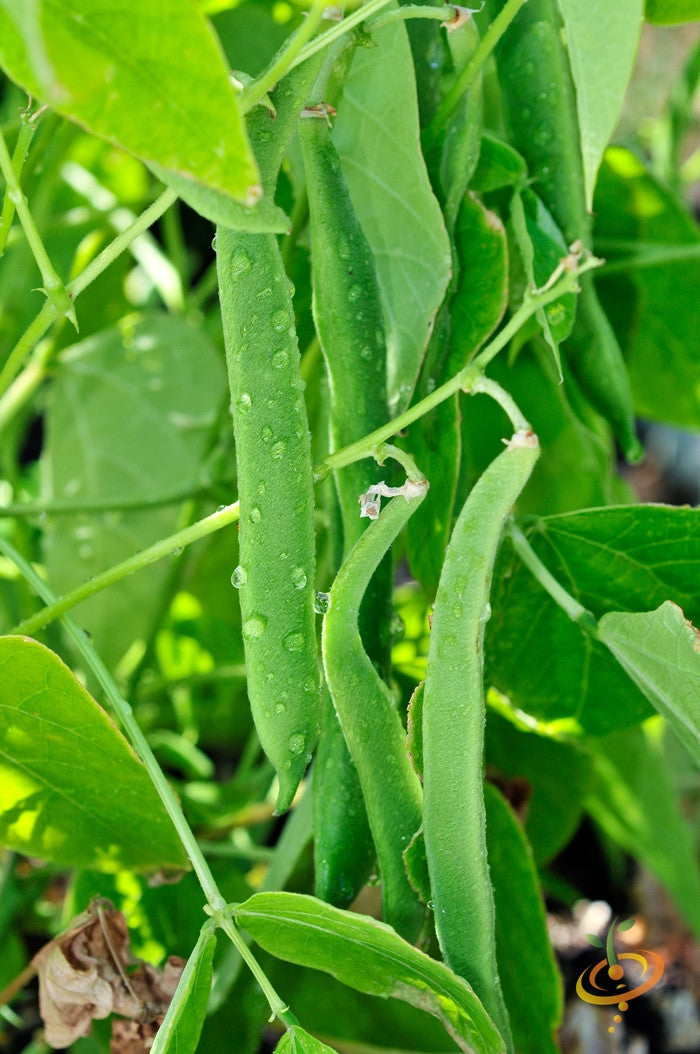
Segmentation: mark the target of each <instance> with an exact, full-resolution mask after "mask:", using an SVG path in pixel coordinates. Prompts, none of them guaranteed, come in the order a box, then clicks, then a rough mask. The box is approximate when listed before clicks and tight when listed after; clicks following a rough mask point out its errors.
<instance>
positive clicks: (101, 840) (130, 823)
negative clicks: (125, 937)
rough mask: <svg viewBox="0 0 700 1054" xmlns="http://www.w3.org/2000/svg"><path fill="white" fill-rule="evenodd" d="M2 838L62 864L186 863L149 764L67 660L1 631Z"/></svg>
mask: <svg viewBox="0 0 700 1054" xmlns="http://www.w3.org/2000/svg"><path fill="white" fill-rule="evenodd" d="M0 699H2V728H1V729H0V752H1V753H0V842H1V843H2V845H4V846H6V847H7V848H9V849H14V850H16V851H17V852H20V853H25V854H27V855H28V856H35V857H39V858H40V859H42V860H49V861H51V862H52V863H55V864H58V865H60V866H64V867H65V866H69V867H92V868H95V869H96V870H102V871H117V870H121V869H124V868H128V869H131V870H134V871H143V870H157V869H160V868H174V869H175V868H186V867H187V858H186V856H185V853H184V850H183V849H182V846H181V844H180V841H179V839H178V837H177V834H176V833H175V829H174V828H173V826H172V823H171V821H170V819H169V817H168V816H167V814H166V812H165V810H164V808H163V806H162V804H161V801H160V799H159V797H158V795H157V794H156V792H155V790H154V788H153V784H152V783H151V781H150V778H149V776H148V773H147V772H146V769H145V768H144V766H143V765H142V763H141V761H140V760H139V759H138V758H137V757H136V755H135V754H134V752H133V751H132V750H131V747H130V746H129V745H128V743H127V741H126V740H125V739H124V737H123V736H122V734H121V732H120V731H119V730H118V729H117V728H116V726H115V725H114V724H113V722H112V721H111V720H110V718H109V717H108V716H107V714H106V713H105V712H104V710H102V709H101V707H99V706H98V705H97V703H96V702H95V700H94V699H93V698H92V697H91V696H90V695H89V694H88V692H87V691H86V690H85V689H84V688H83V687H82V685H81V684H80V683H79V682H78V681H77V680H76V678H75V677H74V675H73V674H72V673H71V671H70V670H69V669H68V667H67V666H65V665H64V664H63V662H62V661H61V659H59V657H58V656H57V655H55V654H54V653H53V652H52V651H50V650H49V649H48V648H46V647H44V645H43V644H39V643H38V642H37V641H34V640H30V639H29V638H26V637H2V638H0Z"/></svg>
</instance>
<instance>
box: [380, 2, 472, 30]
mask: <svg viewBox="0 0 700 1054" xmlns="http://www.w3.org/2000/svg"><path fill="white" fill-rule="evenodd" d="M454 17H455V8H454V7H452V6H451V5H450V4H445V5H444V6H443V7H428V6H425V7H422V6H421V5H420V4H408V5H407V6H406V7H397V8H395V9H394V10H393V11H387V12H385V14H383V15H378V16H377V17H376V18H373V19H372V20H371V22H368V23H367V25H366V26H365V29H366V31H367V33H368V34H369V35H370V36H371V35H372V33H376V32H377V30H378V29H382V28H383V27H384V26H390V25H391V24H392V22H406V21H408V19H409V18H433V19H435V20H436V21H437V22H445V23H446V24H447V23H449V22H450V19H451V18H454Z"/></svg>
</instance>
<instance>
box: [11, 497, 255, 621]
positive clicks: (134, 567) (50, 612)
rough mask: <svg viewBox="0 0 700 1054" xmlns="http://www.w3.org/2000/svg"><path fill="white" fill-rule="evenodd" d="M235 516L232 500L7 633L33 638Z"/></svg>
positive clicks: (73, 590) (232, 521)
mask: <svg viewBox="0 0 700 1054" xmlns="http://www.w3.org/2000/svg"><path fill="white" fill-rule="evenodd" d="M238 516H239V508H238V502H237V501H236V502H234V503H233V504H232V505H226V506H224V508H223V509H219V510H218V511H217V512H214V513H212V514H211V516H205V517H204V519H202V520H198V521H197V523H192V524H190V526H189V527H185V528H184V529H183V530H181V531H176V532H175V534H171V535H169V537H167V538H161V539H159V540H158V541H157V542H156V543H155V545H151V546H149V547H148V548H147V549H143V550H142V551H141V552H140V553H135V554H134V555H133V556H130V557H129V558H128V559H127V560H122V561H121V563H118V564H115V565H114V566H113V567H108V568H107V570H106V571H103V572H102V573H101V574H99V575H95V577H94V578H90V579H88V581H87V582H82V583H81V584H80V585H79V586H77V587H76V588H75V589H72V590H71V591H70V592H69V593H64V595H63V596H61V597H58V599H57V600H55V601H54V602H53V603H52V604H49V605H48V606H47V607H45V608H42V610H41V611H37V612H35V613H34V614H33V615H30V616H29V618H26V619H24V620H23V621H22V622H20V623H18V624H17V625H16V626H15V628H14V629H12V630H10V633H12V634H20V635H22V634H24V635H26V636H33V635H34V634H35V633H36V632H37V631H38V630H41V629H43V628H44V626H47V625H48V624H49V622H53V620H54V619H56V618H60V616H61V615H63V613H64V612H66V611H69V610H70V608H72V607H75V605H76V604H80V603H81V602H82V601H83V600H87V599H88V597H91V596H94V595H95V594H96V593H99V592H100V591H101V590H102V589H106V588H107V586H111V585H114V583H115V582H119V581H120V580H121V579H122V578H126V576H127V575H130V574H133V572H134V571H140V570H141V569H142V568H144V567H149V566H150V565H151V564H154V563H156V561H158V560H162V559H163V557H164V556H169V555H170V554H172V553H173V551H177V550H180V549H183V548H184V547H185V546H186V545H191V544H192V543H193V542H196V541H199V539H200V538H206V537H207V535H209V534H213V533H214V531H218V530H220V529H221V528H222V527H226V526H227V525H228V524H230V523H236V521H237V520H238Z"/></svg>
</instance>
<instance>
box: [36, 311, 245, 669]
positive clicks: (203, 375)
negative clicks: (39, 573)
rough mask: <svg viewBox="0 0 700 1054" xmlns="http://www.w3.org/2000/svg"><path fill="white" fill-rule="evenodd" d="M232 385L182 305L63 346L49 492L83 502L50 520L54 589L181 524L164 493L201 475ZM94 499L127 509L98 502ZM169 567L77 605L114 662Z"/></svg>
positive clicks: (176, 492) (46, 465)
mask: <svg viewBox="0 0 700 1054" xmlns="http://www.w3.org/2000/svg"><path fill="white" fill-rule="evenodd" d="M224 385H225V381H224V373H223V366H222V363H221V360H220V358H219V356H218V354H217V352H216V350H215V348H214V347H213V346H212V344H211V342H210V340H209V338H208V336H207V335H206V333H205V332H204V331H203V329H202V328H201V327H199V326H197V325H193V324H191V323H189V322H186V321H185V320H184V319H182V318H179V317H177V316H165V315H158V316H155V315H154V316H150V317H149V316H145V317H142V318H134V317H133V316H132V317H130V318H127V319H125V320H123V321H122V323H121V325H120V326H118V327H115V328H113V329H109V330H104V331H102V332H100V333H97V334H95V336H93V337H90V338H88V339H87V340H85V341H82V342H80V343H79V344H76V345H74V346H73V347H70V348H67V349H65V351H63V352H62V354H61V356H60V357H59V359H58V361H57V363H56V380H55V383H54V386H53V388H52V391H51V394H50V398H49V404H48V409H47V414H46V442H45V446H44V450H43V452H42V459H41V461H42V472H43V489H44V497H45V499H46V500H47V501H48V502H51V501H53V500H56V501H59V502H67V503H75V505H76V508H77V509H81V508H82V509H83V510H84V511H82V512H76V513H74V514H72V513H71V514H68V515H61V516H57V517H55V518H52V519H51V520H50V521H49V522H48V523H47V525H46V530H45V532H44V539H43V544H44V555H45V558H46V562H47V567H48V571H49V576H50V580H51V584H52V586H53V587H54V589H55V590H56V591H57V592H59V593H60V592H65V591H67V590H68V589H72V588H73V587H75V586H76V585H78V584H79V583H80V582H82V581H84V580H85V579H87V578H89V577H91V576H94V575H95V574H97V573H98V572H100V571H103V570H105V569H106V568H107V567H110V566H111V565H112V564H115V563H117V562H119V561H120V560H123V559H125V558H126V557H127V556H131V555H132V554H133V553H135V552H137V551H138V550H139V549H143V548H144V547H145V546H147V545H150V544H152V543H153V542H155V541H157V539H158V538H162V537H165V536H167V535H168V534H170V533H172V532H173V531H174V530H176V529H177V526H178V508H179V506H177V505H176V504H167V499H168V498H172V499H173V501H175V502H176V501H177V500H178V497H179V500H180V502H181V501H183V500H184V498H185V497H186V496H187V494H188V491H194V490H196V489H197V487H198V486H200V485H201V477H202V472H203V468H202V465H203V460H204V457H205V455H206V453H207V452H208V449H209V445H210V443H211V437H212V431H213V428H214V425H215V422H216V419H217V415H218V407H219V406H220V405H221V402H222V395H223V392H224ZM159 501H160V502H162V503H163V504H162V505H156V506H155V507H154V503H156V502H159ZM91 503H92V504H93V505H95V504H96V505H98V506H99V504H100V503H104V504H107V505H108V506H111V507H114V506H117V507H118V506H119V505H120V504H121V505H122V508H115V509H114V511H106V512H95V511H91V510H90V505H91ZM139 503H141V505H142V506H145V507H141V508H139V507H138V506H139ZM129 506H131V508H130V507H129ZM167 575H168V566H167V564H163V563H161V564H155V565H153V566H152V567H149V568H147V569H145V570H142V571H140V572H139V573H138V574H136V575H133V576H131V577H129V578H128V579H125V580H123V581H122V582H120V583H119V584H118V585H117V586H113V587H111V588H110V590H109V592H107V593H103V594H100V595H98V596H96V597H95V598H93V599H91V600H89V601H86V602H85V603H84V604H83V605H81V606H80V607H78V608H77V609H76V612H77V614H78V617H79V619H80V620H81V624H82V625H84V626H85V627H86V628H87V629H88V630H89V631H90V633H91V634H92V636H93V639H94V641H95V644H96V646H97V647H98V649H99V651H100V654H101V655H102V657H103V658H104V660H105V661H106V662H107V663H108V664H111V663H113V662H115V661H116V660H117V659H119V658H120V657H121V656H122V654H123V653H124V651H125V649H126V648H127V647H128V645H129V644H130V643H131V641H133V640H134V638H135V637H136V638H138V637H139V635H143V634H145V633H147V632H148V630H149V627H150V622H151V619H152V618H153V614H154V611H155V610H157V607H158V603H159V596H160V591H161V589H162V588H163V585H164V582H165V580H166V578H167Z"/></svg>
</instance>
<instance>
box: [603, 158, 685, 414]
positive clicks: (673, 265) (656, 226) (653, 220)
mask: <svg viewBox="0 0 700 1054" xmlns="http://www.w3.org/2000/svg"><path fill="white" fill-rule="evenodd" d="M595 212H596V224H595V231H594V233H595V249H596V252H597V253H599V254H600V255H602V256H605V257H606V258H607V260H608V261H609V264H610V265H611V269H612V268H613V267H614V268H615V269H616V270H618V271H619V273H616V274H613V273H607V274H604V275H601V277H600V278H599V279H598V282H597V286H598V290H599V292H600V297H601V301H602V302H603V304H604V306H605V309H606V311H607V312H608V313H609V316H610V320H611V322H612V323H613V326H614V328H615V330H616V332H617V334H618V337H619V339H620V343H621V345H622V347H624V348H625V355H626V359H627V367H628V370H629V374H630V382H631V385H632V395H633V397H634V405H635V410H636V412H637V413H638V414H639V415H640V416H641V417H647V418H651V419H654V420H660V421H663V422H665V423H668V424H674V425H677V426H678V427H679V428H698V427H700V385H698V375H699V371H700V347H699V345H698V340H697V334H698V332H699V331H700V297H698V295H697V290H698V288H700V231H698V226H697V224H696V223H695V222H694V221H693V219H692V217H691V216H690V215H689V213H688V211H687V210H686V207H685V205H683V204H681V203H680V202H678V201H677V200H676V199H675V198H674V197H673V195H672V194H671V193H670V192H669V191H668V190H667V189H666V188H665V187H664V186H663V184H662V183H661V182H660V181H659V180H657V179H655V178H654V176H653V175H651V173H649V172H648V171H646V169H645V168H644V165H643V164H642V162H641V161H640V160H639V158H638V157H637V156H636V155H635V154H632V153H631V152H630V151H629V150H625V149H623V148H622V147H614V148H611V149H610V150H608V151H607V153H606V155H605V161H604V163H603V166H602V168H601V170H600V176H599V179H598V188H597V192H596V199H595ZM684 253H685V254H686V255H685V257H684V256H683V254H684ZM674 254H675V257H674ZM691 254H692V255H691ZM623 261H628V262H627V263H626V264H624V263H623ZM659 377H663V384H660V383H659Z"/></svg>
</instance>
